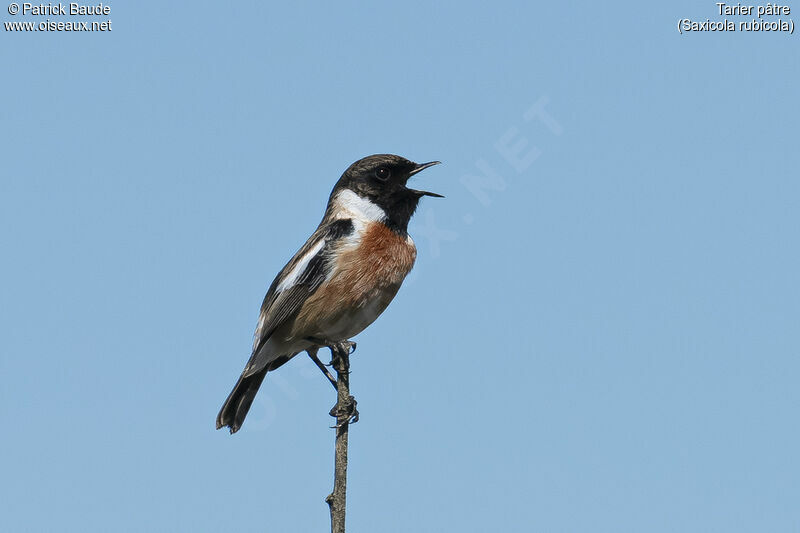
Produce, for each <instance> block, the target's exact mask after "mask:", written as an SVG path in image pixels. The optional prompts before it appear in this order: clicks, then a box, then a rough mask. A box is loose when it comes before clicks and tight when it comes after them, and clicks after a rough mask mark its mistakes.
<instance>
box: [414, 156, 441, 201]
mask: <svg viewBox="0 0 800 533" xmlns="http://www.w3.org/2000/svg"><path fill="white" fill-rule="evenodd" d="M439 164H441V161H431V162H429V163H420V164H419V165H417V166H416V167H414V170H412V171H411V172H409V173H408V175H409V177H411V176H413V175H414V174H418V173H420V172H422V171H423V170H425V169H426V168H428V167H432V166H434V165H439ZM414 192H415V193H417V194H419V195H420V196H432V197H434V198H444V196H442V195H441V194H436V193H435V192H429V191H417V190H414Z"/></svg>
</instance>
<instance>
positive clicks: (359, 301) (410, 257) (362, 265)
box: [292, 223, 417, 340]
mask: <svg viewBox="0 0 800 533" xmlns="http://www.w3.org/2000/svg"><path fill="white" fill-rule="evenodd" d="M344 246H348V245H344ZM348 247H349V246H348ZM416 258H417V249H416V247H415V246H414V244H413V243H412V242H411V240H410V239H407V238H404V237H401V236H400V235H398V234H397V233H395V232H393V231H392V230H390V229H389V228H387V227H386V226H384V225H383V224H380V223H372V224H370V225H369V226H368V227H367V228H366V229H365V231H364V233H363V234H362V237H361V240H360V243H359V245H358V246H357V247H354V248H352V249H343V250H342V251H341V253H340V254H339V258H338V261H337V265H336V267H335V271H334V273H333V275H332V277H331V278H330V279H329V280H328V281H327V282H326V283H324V284H323V285H322V286H321V287H320V288H319V289H318V290H317V292H316V293H315V294H314V295H313V296H311V297H310V298H309V299H308V300H307V301H306V303H305V304H304V305H303V308H302V309H301V311H300V313H299V314H298V316H297V319H296V320H295V327H294V328H292V329H293V330H294V334H296V335H316V334H318V333H322V332H324V330H325V329H327V328H328V325H332V324H340V325H341V324H342V323H343V322H347V321H349V319H348V316H352V315H354V314H355V312H356V311H357V310H359V309H363V308H366V307H368V308H374V312H370V313H369V315H372V314H374V317H372V318H371V320H369V322H371V321H372V320H374V319H375V318H377V316H378V315H379V314H380V313H381V312H383V310H384V309H385V308H386V306H387V305H389V302H391V300H392V298H394V295H395V294H396V293H397V290H398V289H399V288H400V285H401V284H402V283H403V279H405V277H406V275H407V274H408V273H409V272H410V271H411V268H412V267H413V266H414V261H415V260H416ZM353 318H355V317H353ZM366 318H368V317H364V319H366ZM362 321H363V319H362ZM367 325H369V324H360V325H358V324H354V326H359V327H356V328H355V329H358V331H356V332H348V333H349V335H348V336H351V335H355V334H357V333H358V332H359V331H361V329H363V328H364V327H366V326H367ZM317 330H323V331H317ZM312 331H313V333H307V332H312ZM336 340H339V339H336Z"/></svg>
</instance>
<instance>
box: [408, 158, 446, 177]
mask: <svg viewBox="0 0 800 533" xmlns="http://www.w3.org/2000/svg"><path fill="white" fill-rule="evenodd" d="M439 164H441V161H431V162H430V163H420V164H418V165H417V166H416V167H414V170H412V171H411V172H409V173H408V175H409V176H413V175H414V174H416V173H418V172H422V171H423V170H425V169H426V168H428V167H432V166H433V165H439Z"/></svg>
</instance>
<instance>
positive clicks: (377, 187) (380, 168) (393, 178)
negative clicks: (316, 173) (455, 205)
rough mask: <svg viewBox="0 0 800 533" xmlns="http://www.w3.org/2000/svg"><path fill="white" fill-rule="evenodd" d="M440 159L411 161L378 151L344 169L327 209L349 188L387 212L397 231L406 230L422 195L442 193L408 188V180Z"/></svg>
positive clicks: (390, 224) (391, 223)
mask: <svg viewBox="0 0 800 533" xmlns="http://www.w3.org/2000/svg"><path fill="white" fill-rule="evenodd" d="M438 164H439V161H431V162H430V163H422V164H419V163H414V162H413V161H409V160H408V159H405V158H403V157H400V156H398V155H391V154H377V155H371V156H368V157H365V158H364V159H359V160H358V161H356V162H355V163H353V164H352V165H350V167H349V168H348V169H347V170H345V171H344V174H342V177H341V178H339V181H338V182H337V183H336V186H335V187H334V188H333V192H332V193H331V203H329V209H331V208H332V207H333V203H334V199H335V198H336V197H337V195H338V194H340V193H342V192H343V191H345V190H349V191H352V192H353V193H355V194H357V195H358V196H359V197H360V198H362V199H364V200H368V201H369V202H371V203H372V204H375V205H376V206H378V207H380V208H381V209H382V210H383V212H384V213H385V214H386V218H387V221H386V223H387V225H388V226H390V227H392V228H393V229H396V230H399V231H402V232H404V231H406V229H407V228H408V221H409V220H410V219H411V215H413V214H414V211H415V210H416V209H417V204H418V203H419V199H420V198H422V197H423V196H434V197H437V198H443V196H442V195H441V194H436V193H433V192H428V191H420V190H417V189H410V188H408V187H407V186H406V184H407V182H408V179H409V178H410V177H411V176H413V175H414V174H417V173H418V172H420V171H422V170H425V169H426V168H428V167H431V166H433V165H438Z"/></svg>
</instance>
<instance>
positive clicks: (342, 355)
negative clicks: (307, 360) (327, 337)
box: [328, 341, 356, 374]
mask: <svg viewBox="0 0 800 533" xmlns="http://www.w3.org/2000/svg"><path fill="white" fill-rule="evenodd" d="M328 348H330V350H331V363H330V366H332V367H333V368H334V369H335V370H336V371H337V372H347V373H348V374H349V373H350V355H351V354H352V353H354V352H355V351H356V343H355V342H353V341H340V342H334V343H331V344H329V345H328Z"/></svg>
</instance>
